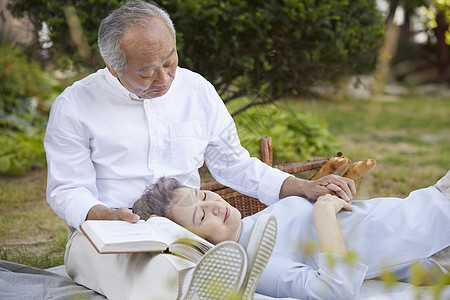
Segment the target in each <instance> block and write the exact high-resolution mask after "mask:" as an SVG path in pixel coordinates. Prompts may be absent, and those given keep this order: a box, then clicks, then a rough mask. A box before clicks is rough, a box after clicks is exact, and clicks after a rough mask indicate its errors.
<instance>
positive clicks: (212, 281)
mask: <svg viewBox="0 0 450 300" xmlns="http://www.w3.org/2000/svg"><path fill="white" fill-rule="evenodd" d="M246 268H247V255H246V253H245V251H244V249H243V248H242V246H241V245H239V244H237V243H235V242H230V241H226V242H222V243H219V244H217V245H216V246H215V247H214V248H212V249H211V250H210V251H208V252H207V253H206V254H205V256H204V257H203V258H202V259H201V260H200V261H199V263H198V264H197V266H196V267H195V270H194V274H193V276H192V281H191V283H190V285H189V288H188V291H187V292H186V296H185V297H184V299H185V300H191V299H200V300H203V299H204V300H209V299H217V300H223V299H228V298H231V297H233V296H234V295H236V294H237V292H238V290H239V287H240V286H241V284H242V282H243V280H244V277H245V271H246Z"/></svg>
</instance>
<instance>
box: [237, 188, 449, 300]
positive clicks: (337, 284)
mask: <svg viewBox="0 0 450 300" xmlns="http://www.w3.org/2000/svg"><path fill="white" fill-rule="evenodd" d="M352 206H353V212H347V211H341V212H339V213H338V214H337V215H336V218H337V220H338V223H339V228H340V232H341V235H342V239H343V241H344V244H345V246H346V248H347V250H348V252H349V253H353V257H354V258H355V260H353V261H352V260H349V258H348V257H343V256H340V255H337V254H329V253H320V251H319V247H318V236H317V231H316V228H315V226H314V220H313V217H312V209H313V204H312V203H311V202H309V201H307V200H306V199H303V198H300V197H287V198H285V199H282V200H281V201H278V202H277V203H275V204H274V205H272V206H270V207H268V208H266V209H264V210H262V211H261V212H259V213H257V214H255V215H252V216H249V217H247V218H244V219H243V220H242V225H243V226H242V233H241V236H240V242H241V243H242V241H243V240H244V239H245V236H246V235H247V234H249V232H251V229H252V226H253V224H254V223H255V222H256V220H257V219H258V217H259V216H260V215H261V214H264V213H268V214H271V215H273V216H275V218H276V219H277V233H278V234H277V239H276V243H275V247H274V249H273V252H272V255H271V257H270V259H269V262H268V263H267V265H266V267H265V269H264V272H263V274H262V275H261V278H260V279H259V282H258V287H257V288H256V292H257V293H261V294H264V295H269V296H271V297H277V298H284V297H293V298H299V299H304V300H307V299H345V300H347V299H355V298H356V297H357V295H358V292H359V289H360V287H361V284H362V283H363V280H364V279H370V278H376V277H379V276H381V275H382V274H385V273H389V272H393V273H395V275H396V276H397V278H398V279H403V280H404V279H408V277H409V276H411V273H410V266H411V264H412V263H420V265H421V266H422V267H424V268H429V267H431V266H434V267H436V266H437V265H436V263H434V262H433V261H431V260H427V258H428V257H429V256H431V255H433V254H434V253H436V252H438V251H440V250H441V249H444V248H446V247H448V246H450V232H449V231H448V228H450V202H449V199H447V198H446V197H445V196H444V195H443V194H442V193H441V192H439V190H438V189H436V188H435V187H428V188H424V189H420V190H416V191H414V192H412V193H411V194H410V195H409V196H408V197H406V198H405V199H400V198H394V197H384V198H375V199H371V200H360V201H352Z"/></svg>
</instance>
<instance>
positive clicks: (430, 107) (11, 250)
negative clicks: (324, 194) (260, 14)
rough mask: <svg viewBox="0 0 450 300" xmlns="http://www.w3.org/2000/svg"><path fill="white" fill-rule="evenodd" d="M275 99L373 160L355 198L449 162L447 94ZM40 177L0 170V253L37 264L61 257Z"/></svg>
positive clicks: (417, 179) (351, 152)
mask: <svg viewBox="0 0 450 300" xmlns="http://www.w3.org/2000/svg"><path fill="white" fill-rule="evenodd" d="M278 105H280V106H281V107H287V108H289V109H291V110H299V111H308V112H311V113H312V114H314V115H315V116H316V117H317V118H319V119H323V120H326V121H327V122H328V125H329V130H330V131H331V132H332V133H333V135H334V136H335V137H336V138H337V140H338V141H339V144H340V146H339V147H338V148H336V149H334V151H335V152H334V153H330V155H333V154H335V153H336V152H337V151H342V152H343V153H344V155H345V156H347V157H349V158H350V159H351V160H352V161H358V160H363V159H366V158H369V157H371V158H375V159H376V160H377V166H376V168H375V169H374V170H373V171H371V172H370V173H369V175H368V176H367V177H366V178H365V180H364V181H363V182H362V184H361V186H360V187H359V192H358V196H357V197H358V198H360V199H364V198H369V197H376V196H401V197H403V196H406V195H407V194H408V193H409V192H410V191H411V190H413V189H417V188H421V187H425V186H428V185H432V184H434V183H435V182H436V180H437V179H439V178H440V177H441V176H443V175H444V174H445V173H446V171H447V170H448V169H450V118H449V116H450V99H446V100H445V99H442V100H439V99H419V98H405V99H399V100H397V101H392V102H380V101H368V100H356V99H345V100H327V101H325V100H298V99H295V100H293V99H290V100H285V101H283V102H279V103H278ZM276 146H277V141H276V140H275V141H274V147H276ZM275 159H276V157H275ZM45 185H46V171H45V170H37V171H32V172H29V173H27V174H25V175H23V176H20V177H0V259H3V260H8V261H13V262H18V263H23V264H27V265H31V266H35V267H39V268H47V267H51V266H56V265H60V264H62V263H63V256H64V250H65V246H64V245H65V243H66V241H67V227H66V225H65V223H64V222H63V221H62V220H61V219H60V218H59V217H58V216H56V214H55V213H54V212H53V211H52V210H51V209H50V207H49V206H48V204H47V202H46V199H45Z"/></svg>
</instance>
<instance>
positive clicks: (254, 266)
mask: <svg viewBox="0 0 450 300" xmlns="http://www.w3.org/2000/svg"><path fill="white" fill-rule="evenodd" d="M261 223H265V224H266V225H265V226H264V230H263V231H262V232H259V233H258V232H253V230H251V232H250V233H249V234H251V235H252V236H251V237H250V240H249V243H248V245H247V249H246V250H247V255H248V254H249V253H254V254H255V255H254V260H253V261H252V260H251V259H250V257H249V261H248V267H247V274H246V278H245V280H244V284H245V286H243V287H242V288H241V290H242V299H253V295H254V294H255V290H256V286H257V285H258V281H259V278H260V277H261V274H262V272H263V271H264V268H265V267H266V264H267V262H268V261H269V258H270V256H271V255H272V251H273V248H274V246H275V241H276V238H277V222H276V219H275V217H274V216H272V215H269V214H263V215H261V216H260V217H259V218H258V219H257V220H256V222H255V224H254V225H253V227H254V228H258V227H259V226H262V225H260V224H261Z"/></svg>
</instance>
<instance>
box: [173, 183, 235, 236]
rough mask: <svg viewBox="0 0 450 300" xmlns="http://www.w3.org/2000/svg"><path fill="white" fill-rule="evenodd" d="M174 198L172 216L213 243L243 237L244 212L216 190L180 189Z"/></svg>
mask: <svg viewBox="0 0 450 300" xmlns="http://www.w3.org/2000/svg"><path fill="white" fill-rule="evenodd" d="M172 197H173V199H174V202H173V203H174V204H173V205H172V206H171V207H170V208H169V215H170V216H171V219H172V220H173V221H175V222H176V223H178V224H179V225H181V226H183V227H185V228H187V229H188V230H190V231H192V232H193V233H195V234H197V235H198V236H201V237H203V238H205V239H208V240H209V241H210V242H211V243H213V244H217V243H220V242H223V241H228V240H232V241H237V240H238V239H239V235H240V233H241V213H240V212H239V210H237V209H236V208H234V207H232V206H231V205H230V204H229V203H228V202H226V201H225V200H223V199H222V197H220V196H219V195H217V194H216V193H214V192H211V191H203V190H196V189H190V188H180V189H177V190H175V191H173V193H172Z"/></svg>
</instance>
